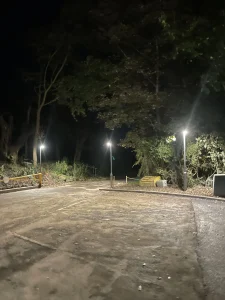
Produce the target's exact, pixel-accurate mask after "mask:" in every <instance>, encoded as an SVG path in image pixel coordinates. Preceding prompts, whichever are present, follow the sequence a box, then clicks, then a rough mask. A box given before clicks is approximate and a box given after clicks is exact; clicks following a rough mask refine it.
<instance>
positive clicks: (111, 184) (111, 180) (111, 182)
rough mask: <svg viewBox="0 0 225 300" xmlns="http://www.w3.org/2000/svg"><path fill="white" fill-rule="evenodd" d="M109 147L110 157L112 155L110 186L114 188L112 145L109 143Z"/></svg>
mask: <svg viewBox="0 0 225 300" xmlns="http://www.w3.org/2000/svg"><path fill="white" fill-rule="evenodd" d="M106 145H107V147H109V155H110V186H111V188H113V172H112V143H111V142H107V144H106Z"/></svg>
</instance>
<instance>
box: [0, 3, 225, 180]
mask: <svg viewBox="0 0 225 300" xmlns="http://www.w3.org/2000/svg"><path fill="white" fill-rule="evenodd" d="M97 2H98V1H88V0H87V1H86V2H85V1H82V2H81V1H80V2H79V1H77V2H76V3H77V4H78V6H81V5H80V4H82V7H84V10H85V7H86V6H85V5H86V3H87V8H88V7H89V8H90V5H91V6H92V7H95V4H96V3H97ZM103 2H104V1H103ZM103 2H102V3H103ZM106 2H107V3H109V2H110V1H106ZM128 2H129V1H122V2H121V3H120V2H118V1H112V6H110V5H111V4H110V5H109V11H107V10H106V12H105V13H106V15H105V16H107V17H106V18H104V17H103V18H102V19H101V16H100V17H99V20H101V22H102V24H101V26H102V27H103V29H104V26H105V27H107V26H110V25H109V24H110V22H111V25H112V24H113V22H115V20H114V14H115V15H116V16H117V17H118V18H120V15H122V14H123V11H124V7H125V6H126V5H127V3H128ZM131 2H132V3H133V2H134V3H136V2H137V3H138V2H140V3H142V2H143V4H144V5H146V3H147V1H138V0H137V1H131ZM152 2H154V3H157V1H152ZM180 2H183V3H184V4H185V3H186V4H185V5H188V8H187V13H188V14H189V11H190V7H191V9H192V13H194V14H195V15H196V16H198V15H200V14H202V15H203V16H206V17H207V18H208V19H209V20H210V19H211V20H213V21H214V19H215V18H216V15H217V13H218V11H220V10H221V12H222V9H223V8H224V3H222V2H221V1H215V3H214V4H213V11H212V12H211V11H209V7H210V3H211V2H210V1H198V2H197V3H196V2H194V1H192V2H190V1H185V0H184V1H180ZM74 3H75V2H74ZM102 3H101V5H103V4H104V5H105V3H103V4H102ZM129 3H130V2H129ZM158 3H161V2H160V1H158ZM171 3H172V1H171ZM187 3H188V4H187ZM64 4H65V3H64V1H59V0H58V1H47V2H46V1H37V2H36V3H35V4H34V3H33V2H30V1H22V2H18V3H15V4H12V3H8V4H6V5H5V8H4V10H3V9H2V11H1V18H0V19H1V28H2V35H1V58H2V61H1V82H2V93H1V109H0V110H1V114H4V115H7V114H8V113H9V114H12V115H13V117H14V126H15V128H14V133H13V134H14V136H13V138H14V139H16V137H17V135H19V131H20V129H21V124H23V122H25V120H26V114H27V107H28V106H29V105H30V104H31V103H33V100H34V98H35V93H34V89H33V87H32V86H29V84H25V82H24V80H23V74H24V71H25V70H28V69H29V70H32V69H33V70H34V69H35V67H36V66H35V59H34V53H32V48H31V47H30V45H29V42H30V40H31V37H32V35H35V32H36V30H39V29H40V28H46V30H47V28H49V26H50V27H51V25H52V24H57V23H58V22H60V21H59V20H60V13H61V9H62V7H63V5H64ZM88 5H89V6H88ZM104 5H103V6H104ZM107 5H108V4H107ZM111 7H114V8H115V7H118V11H116V13H115V11H113V10H112V11H113V13H112V11H110V8H111ZM180 7H182V5H180ZM92 13H93V12H92ZM111 13H112V15H111ZM132 13H134V12H132ZM107 14H108V15H107ZM134 15H135V14H134ZM221 15H222V13H221ZM129 18H130V17H129V16H128V17H127V20H126V21H127V22H128V23H129ZM99 20H98V21H99ZM122 21H123V20H122ZM92 22H93V19H92ZM86 23H87V28H86V29H85V30H89V29H90V28H91V27H93V28H94V27H95V24H94V23H91V21H90V22H89V20H88V18H87V19H86V21H85V24H86ZM53 26H54V25H53ZM88 26H90V28H89V27H88ZM96 26H97V25H96ZM98 29H99V28H98ZM100 30H101V28H100ZM84 32H85V31H84ZM102 32H104V30H102V31H101V33H102ZM152 34H154V33H153V32H150V35H152ZM96 36H97V35H96ZM101 38H102V37H100V38H99V40H98V41H100V42H101ZM103 39H104V34H103ZM93 41H94V40H93ZM102 43H104V40H102ZM105 45H106V43H105ZM138 46H139V45H137V47H138ZM107 47H108V48H107ZM114 47H115V46H114V45H113V44H112V43H111V44H110V43H108V44H107V46H105V49H103V48H102V47H101V43H99V44H96V49H95V45H94V42H93V43H92V49H91V51H92V53H91V54H95V55H96V57H99V58H101V57H104V56H107V55H108V54H109V53H110V54H112V56H113V55H114V52H113V51H114V50H115V48H114ZM124 49H125V51H129V50H127V49H126V46H125V47H124ZM79 51H80V52H79ZM88 51H89V49H88V46H87V47H86V48H84V49H82V48H81V49H79V50H78V52H79V55H80V57H82V56H83V57H84V58H86V56H87V55H88ZM121 51H122V52H123V50H121ZM135 51H136V50H135ZM135 51H134V52H135ZM138 51H139V50H137V51H136V52H138ZM168 51H169V49H168ZM127 53H128V54H129V52H127ZM124 55H125V56H126V53H125V54H124ZM116 59H118V58H116ZM190 61H192V60H190ZM172 64H173V61H172ZM169 67H170V66H169ZM175 67H177V66H176V65H175ZM197 67H200V68H201V64H199V65H197ZM173 68H174V65H172V67H171V70H170V72H171V78H172V76H173ZM178 68H181V73H182V72H183V71H184V68H183V67H180V66H178ZM186 68H187V72H189V73H190V74H191V72H190V70H191V68H193V70H194V71H196V66H195V65H194V62H193V64H192V65H190V64H189V65H186ZM206 70H209V71H210V68H209V67H208V66H206ZM165 71H166V72H167V71H168V70H167V69H165ZM184 73H185V72H184ZM196 73H197V72H196ZM183 75H185V74H183ZM163 76H164V75H163ZM163 76H162V78H163ZM197 76H198V74H196V77H197ZM193 77H194V76H193ZM165 78H166V77H165ZM192 79H193V78H192ZM163 80H164V79H163ZM163 80H162V82H163ZM166 80H167V78H166V79H165V82H163V85H165V86H166V85H167V82H166ZM176 80H177V78H175V81H176ZM188 80H189V79H188ZM197 80H199V78H198V79H197ZM197 80H196V82H197ZM177 81H178V80H177ZM190 85H192V86H191V88H190V91H191V93H192V95H193V98H192V99H191V101H189V103H188V105H190V104H191V105H192V106H193V107H194V106H195V103H197V102H198V106H196V109H200V110H201V105H202V108H205V107H206V105H207V109H208V108H210V107H211V108H212V109H213V111H215V115H216V114H217V113H218V106H219V105H221V103H222V102H223V99H224V95H223V93H220V94H219V93H217V92H216V93H214V94H213V96H206V97H205V98H204V97H201V98H199V100H198V101H197V100H196V99H197V97H196V95H197V94H198V93H196V91H197V90H198V89H199V88H198V87H197V88H196V86H197V83H195V82H194V80H193V81H192V82H191V83H190ZM162 88H164V86H163V87H162ZM205 104H206V105H205ZM221 108H222V109H221V111H220V112H222V113H221V115H220V119H219V117H218V118H217V119H218V120H219V122H217V123H218V124H219V125H218V126H220V127H222V126H224V121H223V120H224V112H223V110H224V105H221ZM189 109H190V107H189ZM197 112H198V111H197ZM209 114H210V109H208V111H206V117H205V118H207V116H208V115H209ZM196 115H197V113H196ZM33 117H34V116H33V115H31V118H33ZM193 118H195V115H194V116H193ZM87 120H88V122H86V121H84V120H83V119H82V118H80V119H79V118H78V120H77V121H75V120H74V118H73V116H72V114H71V112H70V110H69V109H68V108H67V107H66V106H64V107H63V106H59V105H56V104H53V105H51V106H49V107H46V108H45V109H44V111H43V114H42V122H41V123H42V126H43V128H44V130H45V143H46V145H47V150H46V153H45V155H46V157H45V160H46V161H47V160H53V161H54V160H57V159H63V158H64V157H67V158H68V159H69V160H70V161H71V160H73V154H74V141H73V137H74V136H75V135H77V134H78V133H79V131H81V130H82V129H83V128H85V127H87V126H89V128H90V130H91V134H90V136H89V137H88V139H87V141H86V142H85V146H84V151H83V153H82V156H81V160H82V161H83V162H84V163H87V164H90V165H95V166H96V167H97V168H98V169H100V170H102V171H103V173H105V172H106V173H108V172H109V170H108V168H109V163H108V160H109V155H108V154H109V153H108V152H107V149H106V147H105V142H106V141H107V140H108V139H110V138H111V139H112V141H113V142H114V148H113V151H114V154H115V155H114V156H115V158H116V160H115V162H114V166H115V174H116V175H117V176H120V175H121V176H124V175H129V174H131V175H134V176H136V174H137V169H132V165H133V164H134V162H135V157H134V153H133V152H132V151H131V150H126V149H123V148H121V147H119V146H118V145H117V144H118V143H119V142H120V140H121V139H123V138H124V137H125V135H126V133H127V130H128V129H127V127H126V126H122V128H120V129H115V130H109V129H107V128H106V127H105V124H104V121H103V120H101V121H99V120H98V119H97V113H95V112H93V111H91V112H88V115H87ZM204 120H205V119H204V118H203V124H201V126H202V127H207V126H205V124H204V123H205V122H204ZM216 121H217V120H216ZM199 128H200V127H199ZM204 130H205V129H204ZM207 130H208V131H210V130H211V128H210V127H209V129H207ZM65 133H66V134H65ZM68 137H70V138H68ZM56 144H57V147H58V148H60V155H59V154H57V153H58V152H57V151H56V150H55V148H56V147H54V145H56ZM31 150H32V141H30V151H29V157H28V158H30V159H31V158H32V155H31ZM23 151H24V150H23V149H22V152H23Z"/></svg>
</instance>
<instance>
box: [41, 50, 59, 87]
mask: <svg viewBox="0 0 225 300" xmlns="http://www.w3.org/2000/svg"><path fill="white" fill-rule="evenodd" d="M57 51H58V49H56V50H55V51H54V52H53V53H52V55H51V56H50V58H49V60H48V63H47V65H46V67H45V71H44V78H43V84H44V89H45V90H46V77H47V72H48V68H49V65H50V63H51V61H52V59H53V57H54V56H55V55H56V53H57Z"/></svg>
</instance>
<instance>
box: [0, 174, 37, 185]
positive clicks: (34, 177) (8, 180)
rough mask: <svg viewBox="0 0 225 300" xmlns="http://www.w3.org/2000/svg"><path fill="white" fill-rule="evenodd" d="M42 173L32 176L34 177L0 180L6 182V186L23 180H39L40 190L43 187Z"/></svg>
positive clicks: (26, 176)
mask: <svg viewBox="0 0 225 300" xmlns="http://www.w3.org/2000/svg"><path fill="white" fill-rule="evenodd" d="M42 178H43V176H42V173H38V174H32V175H25V176H19V177H12V178H9V177H4V178H3V179H1V180H0V182H4V183H5V184H7V183H9V182H10V181H23V180H27V179H28V180H29V179H35V180H38V187H39V188H40V187H41V186H42Z"/></svg>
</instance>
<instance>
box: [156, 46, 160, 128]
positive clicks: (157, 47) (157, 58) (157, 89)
mask: <svg viewBox="0 0 225 300" xmlns="http://www.w3.org/2000/svg"><path fill="white" fill-rule="evenodd" d="M155 68H156V84H155V94H156V102H157V108H156V119H157V123H158V125H160V124H161V118H160V109H159V107H158V105H159V102H160V98H159V46H158V42H157V41H156V66H155Z"/></svg>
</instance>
